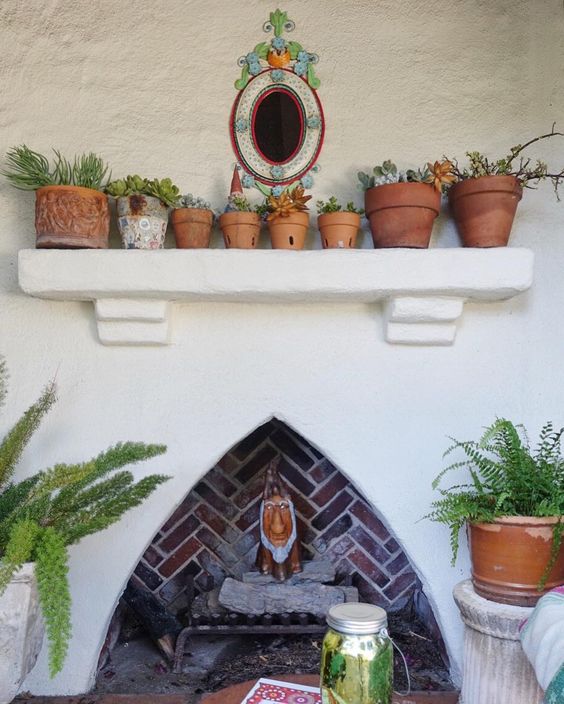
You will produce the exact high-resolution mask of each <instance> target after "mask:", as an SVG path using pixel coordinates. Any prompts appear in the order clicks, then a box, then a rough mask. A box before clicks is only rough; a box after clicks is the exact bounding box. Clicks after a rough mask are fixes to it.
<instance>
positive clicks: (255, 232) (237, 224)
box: [219, 211, 260, 249]
mask: <svg viewBox="0 0 564 704" xmlns="http://www.w3.org/2000/svg"><path fill="white" fill-rule="evenodd" d="M219 227H220V228H221V231H222V232H223V241H224V242H225V246H226V247H227V249H256V247H257V244H258V241H259V235H260V216H259V215H258V213H245V212H240V211H234V212H230V213H223V215H220V216H219Z"/></svg>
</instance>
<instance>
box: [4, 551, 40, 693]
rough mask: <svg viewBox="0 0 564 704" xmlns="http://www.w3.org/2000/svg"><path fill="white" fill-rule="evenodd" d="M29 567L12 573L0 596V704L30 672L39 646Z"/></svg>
mask: <svg viewBox="0 0 564 704" xmlns="http://www.w3.org/2000/svg"><path fill="white" fill-rule="evenodd" d="M43 632H44V626H43V619H42V617H41V610H40V607H39V599H38V596H37V583H36V580H35V570H34V565H33V563H26V564H25V565H23V567H22V568H21V569H20V570H19V571H18V572H16V574H15V575H14V576H13V578H12V580H11V581H10V582H9V584H8V586H7V587H6V591H5V592H4V593H3V594H2V595H1V596H0V704H8V702H11V701H12V699H13V698H14V697H15V696H16V694H17V693H18V690H19V688H20V686H21V683H22V682H23V680H24V679H25V676H26V675H27V674H28V672H30V671H31V670H32V669H33V666H34V665H35V662H36V660H37V656H38V655H39V651H40V650H41V645H42V642H43Z"/></svg>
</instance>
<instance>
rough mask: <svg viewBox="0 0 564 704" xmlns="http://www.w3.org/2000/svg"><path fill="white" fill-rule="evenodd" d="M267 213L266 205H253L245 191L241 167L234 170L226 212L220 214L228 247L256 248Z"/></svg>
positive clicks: (220, 221) (220, 223)
mask: <svg viewBox="0 0 564 704" xmlns="http://www.w3.org/2000/svg"><path fill="white" fill-rule="evenodd" d="M265 214H266V205H265V204H264V203H261V204H260V205H256V206H252V205H251V204H250V202H249V200H248V198H247V197H246V196H245V195H244V193H243V187H242V186H241V179H240V178H239V169H238V168H237V166H236V167H235V168H234V170H233V178H232V179H231V189H230V193H229V198H228V199H227V206H226V207H225V212H224V213H222V214H221V215H220V216H219V227H220V228H221V231H222V233H223V240H224V242H225V246H226V248H227V249H232V248H233V249H235V248H237V249H256V247H257V245H258V241H259V235H260V223H261V219H262V217H264V215H265Z"/></svg>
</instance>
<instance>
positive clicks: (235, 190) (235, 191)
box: [225, 164, 245, 213]
mask: <svg viewBox="0 0 564 704" xmlns="http://www.w3.org/2000/svg"><path fill="white" fill-rule="evenodd" d="M244 197H245V196H244V194H243V186H241V179H240V178H239V167H238V166H237V164H235V168H234V169H233V178H232V179H231V189H230V193H229V198H228V199H227V205H226V206H225V212H226V213H230V212H233V211H235V210H239V208H238V207H237V206H236V205H234V204H233V199H234V198H244Z"/></svg>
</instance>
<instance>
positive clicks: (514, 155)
mask: <svg viewBox="0 0 564 704" xmlns="http://www.w3.org/2000/svg"><path fill="white" fill-rule="evenodd" d="M554 128H555V125H553V126H552V130H551V131H550V132H548V133H547V134H542V135H539V136H538V137H533V139H530V140H529V141H528V142H525V144H516V145H515V146H514V147H510V149H509V153H508V154H507V155H506V156H504V157H502V158H501V159H497V160H495V161H492V160H490V159H489V158H488V157H487V156H485V155H484V154H482V153H481V152H477V151H468V152H466V157H467V158H468V165H467V166H465V167H464V168H461V167H460V166H459V164H458V161H457V160H456V159H451V161H452V162H453V164H454V169H453V173H454V175H455V176H456V178H457V180H458V181H463V180H465V179H469V178H480V177H481V176H515V178H517V179H518V180H519V182H520V183H521V185H522V186H525V187H529V188H530V187H531V186H530V185H529V184H530V183H534V184H535V185H538V184H539V183H540V181H544V180H546V179H548V180H549V181H551V183H552V186H553V188H554V192H555V193H556V196H557V197H558V187H559V186H560V184H561V183H562V181H563V180H564V169H562V170H560V171H559V172H556V173H550V172H549V170H548V166H547V164H546V163H545V162H544V161H540V160H536V161H532V160H531V159H530V158H527V157H524V156H523V151H524V150H525V149H527V147H529V146H531V144H534V143H535V142H539V141H542V140H544V139H550V138H552V137H564V133H562V132H556V131H555V129H554Z"/></svg>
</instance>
